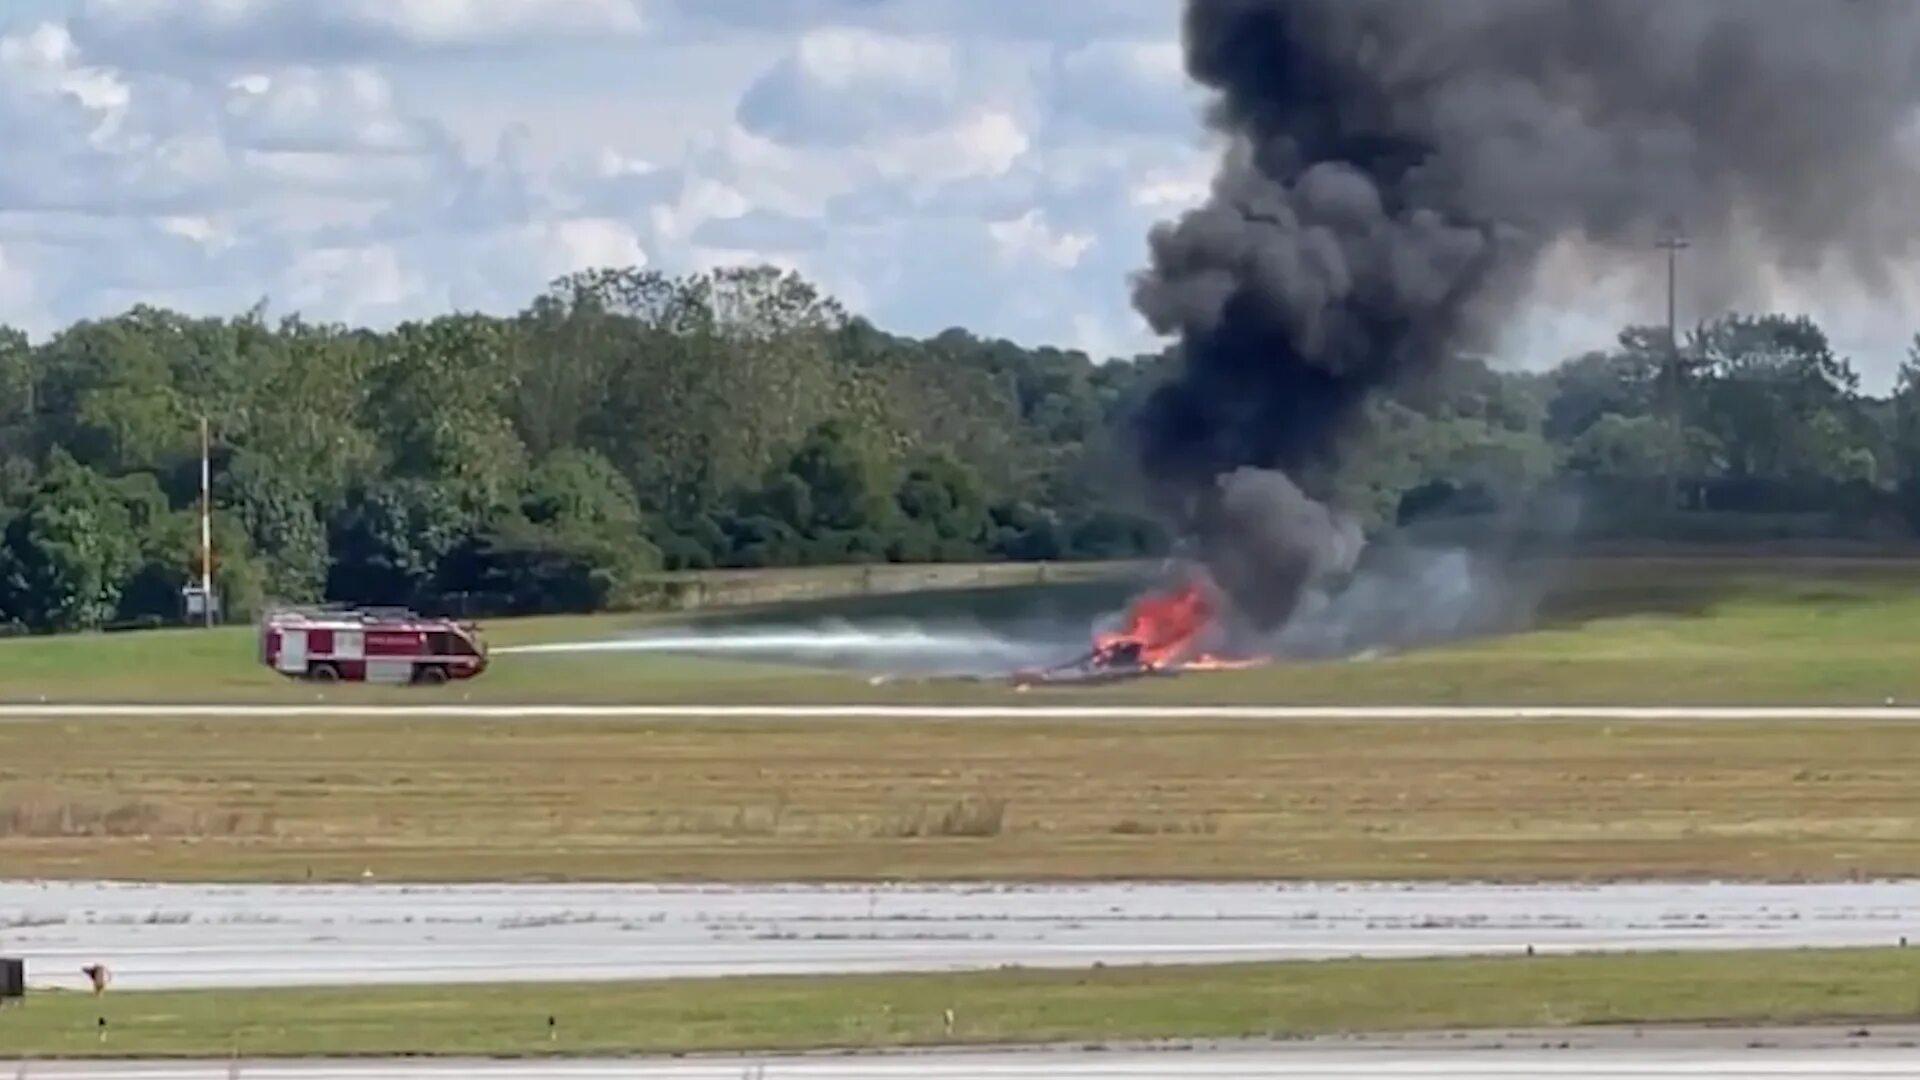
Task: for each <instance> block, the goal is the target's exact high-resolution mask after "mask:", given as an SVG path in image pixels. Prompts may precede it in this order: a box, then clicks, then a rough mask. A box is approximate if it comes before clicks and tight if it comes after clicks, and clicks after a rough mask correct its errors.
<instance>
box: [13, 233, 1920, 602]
mask: <svg viewBox="0 0 1920 1080" xmlns="http://www.w3.org/2000/svg"><path fill="white" fill-rule="evenodd" d="M1679 353H1680V357H1681V360H1682V363H1680V364H1679V365H1677V366H1676V365H1673V364H1670V363H1668V362H1667V360H1668V351H1667V349H1666V338H1665V336H1664V334H1663V333H1658V332H1655V331H1652V330H1648V329H1645V328H1630V329H1628V330H1626V331H1625V332H1623V333H1622V334H1621V336H1620V340H1619V343H1618V346H1617V347H1616V348H1614V349H1612V350H1609V351H1605V352H1600V353H1594V354H1591V355H1587V356H1581V357H1577V358H1573V359H1571V360H1569V361H1567V362H1565V363H1563V364H1561V365H1560V366H1558V367H1556V368H1554V369H1552V370H1550V371H1546V372H1540V373H1512V372H1501V371H1495V370H1493V369H1491V368H1489V367H1488V366H1486V365H1485V364H1481V363H1478V362H1474V361H1462V362H1460V363H1457V364H1454V365H1452V366H1451V367H1450V368H1449V369H1448V373H1447V374H1446V376H1445V377H1443V378H1440V379H1437V380H1434V381H1431V382H1428V383H1424V384H1419V385H1410V386H1406V387H1402V388H1399V390H1397V391H1396V392H1395V393H1394V394H1393V395H1391V396H1390V397H1387V398H1384V399H1382V400H1381V401H1379V402H1376V403H1375V405H1374V407H1373V409H1372V411H1371V413H1370V414H1369V416H1368V417H1367V420H1366V423H1365V425H1364V428H1365V430H1364V431H1362V432H1359V433H1356V435H1355V441H1354V442H1353V443H1352V447H1353V449H1352V450H1351V452H1349V453H1347V454H1345V455H1335V458H1334V459H1332V460H1330V461H1329V463H1328V466H1327V469H1326V471H1325V475H1324V476H1321V477H1318V478H1313V483H1314V484H1315V486H1316V490H1318V491H1319V492H1321V493H1323V494H1326V495H1328V496H1329V497H1333V498H1336V499H1337V500H1338V501H1339V502H1340V503H1341V504H1342V505H1343V506H1346V507H1348V508H1350V509H1352V510H1354V511H1356V512H1357V513H1359V514H1360V515H1361V516H1362V518H1363V520H1364V521H1365V522H1366V524H1367V525H1368V526H1369V528H1371V529H1374V530H1376V531H1379V530H1388V529H1393V528H1396V527H1400V526H1406V525H1409V524H1413V523H1418V522H1424V521H1430V520H1434V519H1446V518H1471V517H1473V516H1475V515H1485V514H1488V513H1490V512H1493V511H1498V510H1501V509H1502V508H1511V507H1515V506H1521V505H1526V504H1528V503H1529V501H1531V500H1536V499H1538V498H1539V497H1540V496H1541V495H1542V494H1543V493H1551V492H1556V491H1565V490H1569V489H1571V490H1578V491H1584V492H1598V493H1602V494H1603V495H1604V496H1605V497H1604V498H1602V499H1596V500H1592V501H1593V503H1594V504H1595V505H1604V506H1606V507H1607V508H1608V510H1609V517H1608V521H1607V522H1606V523H1604V527H1605V528H1610V529H1612V530H1614V531H1615V532H1617V533H1620V534H1623V535H1666V534H1670V533H1685V532H1687V530H1689V529H1693V530H1696V531H1697V530H1699V529H1701V528H1703V527H1707V526H1703V525H1702V523H1706V522H1710V523H1711V526H1710V527H1711V528H1712V529H1719V530H1723V531H1725V530H1734V531H1736V532H1739V533H1740V534H1741V535H1761V534H1766V535H1771V534H1777V533H1779V532H1780V531H1782V530H1786V531H1789V532H1793V531H1798V532H1802V533H1809V532H1814V533H1817V532H1827V533H1833V532H1842V533H1844V532H1847V531H1849V530H1853V531H1859V530H1862V529H1885V528H1897V529H1905V528H1909V527H1910V525H1909V522H1910V521H1911V520H1912V519H1914V518H1920V513H1916V512H1915V508H1916V507H1920V498H1916V497H1915V492H1916V491H1920V411H1917V410H1916V409H1915V407H1914V405H1915V402H1916V401H1920V398H1916V396H1915V393H1916V388H1917V387H1920V374H1916V373H1917V372H1920V367H1913V366H1909V367H1908V368H1907V369H1906V370H1905V372H1904V373H1903V376H1902V381H1901V384H1900V387H1899V389H1898V390H1897V391H1896V392H1895V393H1894V394H1892V395H1890V396H1888V397H1886V398H1873V397H1869V396H1866V395H1863V394H1862V393H1861V392H1860V391H1859V387H1858V379H1857V377H1856V376H1855V375H1854V373H1853V371H1852V369H1851V367H1850V366H1849V364H1848V363H1847V362H1846V361H1845V360H1844V359H1842V358H1840V357H1837V356H1836V355H1834V353H1833V351H1832V349H1831V347H1830V345H1829V344H1828V342H1827V340H1826V338H1825V337H1824V335H1823V334H1822V333H1821V331H1820V330H1819V328H1818V327H1817V326H1815V325H1814V324H1813V323H1812V322H1810V321H1809V320H1806V319H1803V318H1788V317H1784V316H1772V315H1769V316H1757V317H1747V316H1734V317H1729V318H1727V319H1724V320H1721V321H1718V322H1715V323H1711V324H1707V325H1704V326H1701V327H1699V328H1697V329H1696V330H1695V331H1694V332H1693V333H1691V334H1690V335H1688V337H1687V339H1686V340H1685V341H1684V342H1683V343H1682V345H1681V348H1680V350H1679ZM1177 362H1178V355H1177V349H1174V348H1170V349H1168V350H1166V351H1163V352H1161V353H1157V354H1153V355H1147V356H1140V357H1134V358H1127V359H1119V360H1114V361H1111V362H1107V363H1096V362H1095V361H1094V360H1093V359H1091V358H1089V357H1087V356H1086V355H1084V354H1082V353H1079V352H1075V351H1071V350H1062V349H1055V348H1045V347H1042V348H1022V347H1020V346H1017V345H1014V344H1011V343H1009V342H1005V341H997V340H987V339H983V338H980V337H978V336H975V335H973V334H970V333H968V332H966V331H964V330H959V329H953V330H948V331H946V332H944V333H941V334H939V335H936V336H934V337H930V338H924V339H918V338H910V337H903V336H900V335H896V334H890V333H887V332H885V331H883V330H881V329H879V328H876V327H875V326H873V325H872V324H871V323H869V322H868V321H866V320H864V319H861V318H857V317H854V316H851V315H849V314H848V313H847V312H846V311H845V310H844V309H843V308H842V307H841V306H840V305H839V304H838V303H837V302H836V301H835V300H834V299H833V298H832V297H830V296H828V295H826V294H824V293H823V292H822V291H820V290H819V289H818V288H816V287H815V286H814V285H812V284H811V283H809V282H808V281H806V280H805V279H804V278H802V277H800V276H798V275H795V274H792V273H785V272H781V271H777V270H774V269H771V268H766V267H742V268H729V269H721V270H715V271H712V272H708V273H702V274H694V275H683V276H669V275H665V274H661V273H657V272H654V271H642V270H634V269H606V270H598V271H592V272H586V273H581V274H577V275H573V276H569V277H566V278H563V279H560V280H558V281H555V282H553V283H552V284H551V285H550V286H549V287H548V288H547V289H545V290H544V291H543V292H542V293H541V294H540V295H538V296H537V297H535V298H533V300H532V301H531V302H530V303H529V304H527V306H526V307H525V308H524V309H522V310H520V311H518V312H516V313H513V314H511V315H506V316H490V315H481V314H473V313H459V314H450V315H445V316H441V317H438V318H433V319H426V320H418V321H412V322H407V323H404V324H401V325H399V326H397V327H394V328H392V329H390V330H381V331H376V330H371V329H366V328H359V327H350V326H342V325H335V324H321V323H315V322H311V321H307V320H305V319H302V318H300V317H298V316H290V317H284V318H280V319H277V320H273V321H269V319H268V318H267V316H266V313H265V310H264V309H263V308H256V309H254V310H252V311H249V312H247V313H245V314H243V315H239V316H236V317H227V318H199V317H189V316H186V315H183V314H180V313H177V312H172V311H167V310H162V309H158V308H154V307H150V306H138V307H135V308H133V309H131V310H129V311H126V312H124V313H122V314H120V315H117V316H114V317H111V318H101V319H92V320H85V321H81V322H78V323H75V324H73V325H71V326H69V327H67V328H66V329H65V330H63V331H61V332H59V333H57V334H55V335H53V336H51V337H50V338H48V339H47V340H45V341H42V342H38V343H35V342H31V341H30V340H29V339H28V338H27V336H26V335H24V334H22V333H20V332H18V331H15V330H10V329H5V328H0V621H4V622H5V623H7V624H9V625H14V626H18V627H24V628H30V629H36V630H64V629H82V628H90V627H100V626H110V625H115V624H119V623H124V622H133V621H140V620H155V619H159V620H170V619H172V618H174V617H177V615H178V614H179V612H180V604H181V599H180V588H181V586H182V585H183V584H185V583H186V582H187V581H188V580H189V579H190V578H192V577H193V576H195V575H197V573H198V565H199V532H198V521H197V508H198V498H199V469H200V457H199V455H200V445H199V423H200V418H201V417H202V416H204V417H206V419H207V421H208V423H209V426H210V430H211V432H212V454H211V468H212V477H213V491H214V511H215V512H214V518H213V539H214V551H215V559H216V573H215V579H216V581H215V583H216V587H217V589H218V591H219V593H220V594H221V597H222V600H223V603H224V605H225V609H226V613H227V615H228V617H229V618H237V617H246V616H248V615H250V614H251V613H252V612H254V611H256V610H258V608H259V607H260V605H261V604H262V603H264V602H266V601H268V600H270V599H271V600H278V601H287V602H312V601H318V600H332V601H340V602H348V603H380V604H407V605H413V606H416V607H419V608H422V609H427V610H451V611H462V612H469V613H475V614H503V613H530V612H546V611H590V610H597V609H604V608H610V607H622V606H634V605H643V604H646V603H648V602H649V601H650V598H651V595H652V594H651V592H650V590H652V589H654V588H656V587H657V579H658V572H659V571H663V570H683V569H699V568H709V567H765V566H803V565H819V564H833V563H855V562H881V561H892V562H927V561H957V560H1056V559H1092V558H1127V557H1134V556H1139V555H1143V554H1150V553H1154V552H1158V551H1162V550H1164V549H1165V547H1166V544H1167V540H1168V538H1167V537H1165V536H1164V535H1162V533H1161V532H1160V530H1159V529H1157V528H1156V526H1155V525H1154V523H1153V521H1152V520H1151V519H1150V518H1149V517H1148V516H1147V515H1146V514H1145V513H1144V512H1143V510H1142V508H1141V507H1140V506H1139V505H1138V502H1137V488H1136V486H1135V485H1134V484H1133V483H1132V464H1131V459H1130V457H1129V451H1128V446H1127V439H1126V435H1125V431H1126V421H1127V419H1128V417H1129V416H1130V415H1132V411H1133V409H1134V408H1135V407H1136V406H1137V405H1138V404H1139V402H1140V401H1141V400H1143V397H1144V395H1145V394H1147V393H1149V392H1150V391H1151V390H1152V388H1153V387H1154V386H1155V385H1156V384H1157V382H1158V381H1159V379H1161V378H1162V377H1163V376H1164V375H1165V374H1166V373H1168V372H1169V371H1170V370H1172V369H1171V365H1173V364H1176V363H1177ZM1730 523H1731V524H1730Z"/></svg>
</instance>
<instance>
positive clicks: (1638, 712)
mask: <svg viewBox="0 0 1920 1080" xmlns="http://www.w3.org/2000/svg"><path fill="white" fill-rule="evenodd" d="M320 716H324V717H365V718H374V719H377V718H382V717H386V718H393V719H424V718H429V717H444V718H464V719H525V720H538V719H556V720H557V719H569V718H572V719H600V720H623V719H624V720H671V719H685V720H701V719H774V720H809V719H811V720H845V719H870V720H1016V719H1022V718H1025V719H1035V720H1045V719H1051V720H1142V719H1149V720H1150V719H1170V720H1179V719H1190V720H1327V719H1333V720H1415V721H1431V720H1554V719H1560V720H1745V721H1758V720H1886V721H1895V720H1897V721H1920V706H1916V705H1898V704H1887V705H1780V706H1746V705H1725V706H1708V705H1618V706H1614V705H1512V706H1508V705H1369V706H1359V705H1171V704H1169V705H872V704H859V703H847V704H842V705H550V704H525V705H508V704H498V703H495V704H481V703H458V702H442V703H436V704H431V705H426V704H421V705H349V704H329V703H326V702H315V703H306V704H299V705H293V704H227V705H210V704H194V703H180V704H95V705H88V704H71V703H30V702H15V703H10V704H0V722H23V721H31V720H80V719H107V718H118V719H136V718H144V719H156V720H161V719H164V720H218V719H228V720H249V719H250V720H271V719H283V718H292V717H320Z"/></svg>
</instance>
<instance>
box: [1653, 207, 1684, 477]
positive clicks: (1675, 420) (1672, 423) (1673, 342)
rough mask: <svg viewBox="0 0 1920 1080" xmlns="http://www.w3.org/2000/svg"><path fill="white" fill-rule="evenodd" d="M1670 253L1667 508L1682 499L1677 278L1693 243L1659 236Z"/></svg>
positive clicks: (1671, 235) (1675, 235)
mask: <svg viewBox="0 0 1920 1080" xmlns="http://www.w3.org/2000/svg"><path fill="white" fill-rule="evenodd" d="M1655 246H1656V247H1659V248H1662V249H1664V250H1665V251H1666V253H1667V363H1666V378H1665V379H1664V380H1662V381H1663V382H1664V383H1665V384H1666V399H1667V400H1666V403H1665V404H1666V409H1667V454H1666V457H1667V461H1666V466H1667V509H1669V510H1673V509H1678V505H1679V501H1680V498H1679V496H1680V479H1679V468H1680V464H1679V457H1680V444H1681V437H1682V432H1683V429H1682V427H1681V424H1680V397H1681V394H1680V391H1681V384H1680V335H1679V329H1678V327H1677V326H1676V319H1675V308H1676V307H1677V305H1676V303H1675V294H1676V292H1677V287H1676V280H1677V279H1678V277H1679V269H1680V252H1682V251H1684V250H1686V249H1687V248H1688V247H1691V246H1692V242H1691V241H1689V240H1688V239H1687V238H1686V237H1684V236H1682V235H1680V233H1679V230H1677V229H1676V230H1674V231H1673V232H1671V233H1669V234H1667V235H1666V236H1663V237H1661V238H1660V241H1659V242H1658V243H1657V244H1656V245H1655Z"/></svg>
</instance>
